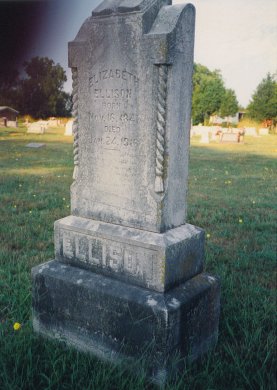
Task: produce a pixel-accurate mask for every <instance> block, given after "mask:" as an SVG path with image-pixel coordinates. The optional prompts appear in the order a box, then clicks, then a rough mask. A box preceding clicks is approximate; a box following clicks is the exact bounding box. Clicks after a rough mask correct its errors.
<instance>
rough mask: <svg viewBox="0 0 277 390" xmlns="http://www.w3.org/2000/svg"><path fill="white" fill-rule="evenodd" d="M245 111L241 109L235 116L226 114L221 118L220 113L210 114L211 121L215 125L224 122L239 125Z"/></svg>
mask: <svg viewBox="0 0 277 390" xmlns="http://www.w3.org/2000/svg"><path fill="white" fill-rule="evenodd" d="M244 114H245V112H243V111H239V112H237V113H236V115H234V116H225V117H224V118H221V117H220V116H218V115H211V116H210V123H212V124H214V125H221V124H222V123H230V124H234V125H237V124H238V123H239V121H240V120H241V119H242V118H243V116H244Z"/></svg>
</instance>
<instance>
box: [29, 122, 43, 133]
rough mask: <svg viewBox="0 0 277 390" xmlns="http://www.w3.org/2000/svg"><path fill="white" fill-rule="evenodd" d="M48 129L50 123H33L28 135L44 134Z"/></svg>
mask: <svg viewBox="0 0 277 390" xmlns="http://www.w3.org/2000/svg"><path fill="white" fill-rule="evenodd" d="M47 127H48V122H46V121H38V122H33V123H30V124H29V126H28V130H27V133H31V134H44V133H45V130H46V129H47Z"/></svg>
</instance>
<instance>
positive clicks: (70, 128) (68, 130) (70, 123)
mask: <svg viewBox="0 0 277 390" xmlns="http://www.w3.org/2000/svg"><path fill="white" fill-rule="evenodd" d="M73 123H74V119H70V120H69V121H68V122H67V123H66V125H65V133H64V135H73Z"/></svg>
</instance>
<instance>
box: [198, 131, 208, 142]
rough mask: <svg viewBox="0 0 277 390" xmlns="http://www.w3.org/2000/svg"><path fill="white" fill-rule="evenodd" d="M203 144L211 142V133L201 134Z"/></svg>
mask: <svg viewBox="0 0 277 390" xmlns="http://www.w3.org/2000/svg"><path fill="white" fill-rule="evenodd" d="M200 143H201V144H209V143H210V138H209V133H208V132H206V131H205V132H204V133H202V134H201V139H200Z"/></svg>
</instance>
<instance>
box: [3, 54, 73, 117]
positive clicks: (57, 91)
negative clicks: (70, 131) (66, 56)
mask: <svg viewBox="0 0 277 390" xmlns="http://www.w3.org/2000/svg"><path fill="white" fill-rule="evenodd" d="M24 73H25V74H24V77H22V78H20V77H19V72H18V71H17V70H15V69H11V70H8V71H6V72H4V73H2V74H1V75H0V105H1V106H10V107H13V108H15V109H16V110H18V111H19V112H20V114H21V115H25V114H28V115H31V116H32V117H34V118H48V117H51V116H56V117H67V116H70V115H71V109H72V97H71V94H69V93H67V92H65V91H64V90H63V86H64V83H65V82H66V81H67V77H66V73H65V71H64V69H63V68H62V67H61V65H59V64H55V63H54V61H53V60H51V59H49V58H47V57H34V58H32V59H31V60H30V61H26V62H25V63H24Z"/></svg>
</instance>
